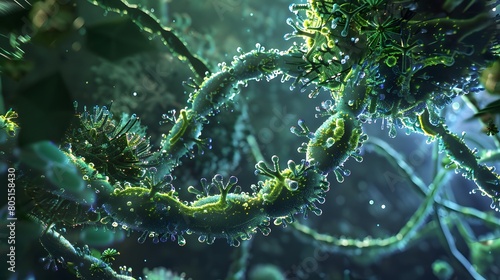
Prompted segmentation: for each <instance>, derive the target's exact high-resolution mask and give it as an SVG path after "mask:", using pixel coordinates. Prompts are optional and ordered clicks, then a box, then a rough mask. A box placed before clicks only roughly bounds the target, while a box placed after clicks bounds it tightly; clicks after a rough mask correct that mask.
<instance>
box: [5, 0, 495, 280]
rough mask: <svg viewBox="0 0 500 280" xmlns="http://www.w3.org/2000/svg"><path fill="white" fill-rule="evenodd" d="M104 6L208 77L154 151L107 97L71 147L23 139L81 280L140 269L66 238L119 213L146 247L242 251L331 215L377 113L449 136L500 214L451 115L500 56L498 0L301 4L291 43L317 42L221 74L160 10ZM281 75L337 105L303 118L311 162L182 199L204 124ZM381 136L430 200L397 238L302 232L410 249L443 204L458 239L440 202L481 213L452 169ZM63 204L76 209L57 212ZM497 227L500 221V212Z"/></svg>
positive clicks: (52, 242)
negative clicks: (429, 172) (310, 218)
mask: <svg viewBox="0 0 500 280" xmlns="http://www.w3.org/2000/svg"><path fill="white" fill-rule="evenodd" d="M93 3H94V4H96V5H100V6H102V7H103V8H104V9H106V10H108V11H116V12H120V13H122V14H124V15H126V16H128V17H130V18H131V19H132V20H133V21H134V22H135V23H136V24H137V25H138V26H140V28H141V29H142V30H143V31H145V32H150V33H153V34H157V35H159V36H161V37H162V38H163V40H164V42H165V44H166V45H168V46H169V47H170V49H171V51H172V52H174V53H175V54H177V55H178V56H179V58H181V59H186V61H187V62H188V63H189V64H190V66H191V68H192V70H193V72H194V73H195V75H197V80H195V82H194V85H193V91H192V92H191V93H190V95H189V101H188V104H187V106H186V107H185V108H184V109H182V110H181V111H180V112H179V113H178V114H176V113H175V112H174V113H172V114H170V115H168V116H166V117H165V119H168V120H170V121H171V124H172V128H171V129H170V130H169V131H166V132H165V134H164V135H163V136H162V139H161V143H160V147H159V148H158V149H153V148H152V147H151V144H150V139H149V138H148V137H147V136H146V133H145V130H146V128H145V127H144V126H142V125H141V124H140V121H139V119H138V118H137V116H135V115H131V116H124V117H122V118H121V119H120V120H116V119H114V118H113V114H112V113H111V112H110V109H109V108H107V107H98V106H96V107H95V108H93V110H92V111H87V109H86V108H85V109H84V110H83V112H79V108H78V104H77V103H75V112H76V113H75V114H76V116H75V120H74V122H73V123H72V125H71V126H70V127H69V129H68V130H67V132H66V134H65V137H64V140H62V141H61V143H60V146H59V147H56V146H54V145H53V144H51V143H49V142H43V141H42V142H37V143H34V144H31V145H29V146H26V147H23V148H22V152H21V155H20V159H21V161H22V162H23V163H24V164H26V165H28V166H30V167H31V168H33V169H36V170H39V171H42V172H44V175H45V178H42V179H40V178H38V179H36V180H33V181H32V182H29V183H28V185H27V187H26V192H27V193H29V194H30V195H31V199H32V200H33V201H34V202H35V204H36V205H35V207H34V208H33V212H32V213H31V214H30V215H32V217H33V220H35V221H36V222H38V223H41V224H43V225H44V226H45V227H46V229H45V231H44V233H43V234H42V237H41V239H40V242H41V243H42V245H43V246H44V247H45V249H46V250H47V251H48V252H49V253H50V254H51V255H52V256H58V257H63V258H64V259H66V262H69V260H68V259H71V261H70V262H71V263H76V262H78V258H81V259H82V260H81V261H80V262H81V264H79V265H75V266H73V267H72V268H71V269H73V270H75V271H77V275H78V276H80V277H85V278H87V277H90V278H91V277H92V276H88V275H93V276H95V277H99V278H102V279H108V278H109V279H111V278H116V277H123V279H126V278H127V277H128V276H117V275H116V273H115V272H113V271H111V268H110V267H109V265H108V263H107V262H103V261H101V260H99V259H95V258H93V257H91V256H89V255H88V254H86V253H85V252H78V251H77V250H75V249H74V248H72V246H71V245H70V244H69V243H68V244H66V241H64V238H63V237H62V236H60V235H59V233H57V232H56V231H55V230H54V229H53V228H52V224H55V225H58V224H64V225H69V226H77V225H81V224H94V223H100V222H102V221H106V223H109V222H111V223H113V224H117V225H119V226H121V227H122V228H125V229H127V230H132V231H139V232H143V234H142V236H141V237H140V238H139V241H140V242H144V241H145V239H146V238H147V237H151V238H152V239H153V242H155V243H156V242H158V241H166V240H169V239H171V240H177V242H178V244H179V245H181V246H182V245H184V244H185V242H186V241H185V238H184V235H186V234H196V235H198V240H199V241H200V242H205V243H208V244H211V243H213V242H214V240H215V239H216V238H226V239H227V241H228V243H229V244H230V245H232V246H239V245H240V242H241V241H244V240H248V239H250V238H251V237H252V236H253V235H254V234H255V233H256V232H257V230H259V231H261V232H262V233H263V234H264V235H268V234H269V233H270V231H271V229H270V223H271V221H273V222H274V224H275V225H281V224H284V225H286V224H290V223H293V222H294V216H295V215H296V214H298V213H303V214H304V215H307V211H312V212H313V213H315V214H316V215H320V214H321V213H322V211H321V209H320V208H319V207H318V205H317V204H323V203H324V202H325V195H326V192H328V190H329V188H330V182H329V181H328V180H327V179H328V178H327V177H328V174H330V173H333V175H334V177H335V179H336V181H337V182H338V183H342V182H343V181H344V176H349V174H350V173H351V171H349V170H348V169H346V168H345V167H344V163H345V162H346V161H347V160H348V158H350V157H352V158H354V159H355V160H356V161H358V162H361V161H362V157H361V148H362V146H363V144H364V143H365V142H367V140H368V135H367V134H366V133H364V132H363V125H364V124H365V123H367V122H372V121H375V120H377V119H379V120H380V119H382V120H384V121H386V122H387V123H388V126H389V136H390V137H395V136H396V130H397V129H403V128H404V129H407V130H408V131H409V132H412V133H420V134H425V135H427V136H428V137H429V139H430V140H431V141H437V142H438V143H439V149H440V151H442V152H444V154H446V156H447V157H448V158H449V160H450V161H451V163H452V164H453V165H454V167H456V169H457V171H459V172H461V173H462V175H463V176H464V177H466V178H468V179H470V180H472V181H474V183H475V184H476V185H477V187H478V188H479V190H480V191H481V193H482V194H483V195H486V196H488V197H490V198H491V199H492V201H493V205H494V208H496V209H498V207H499V204H498V202H499V201H500V176H499V175H498V174H497V173H495V171H494V169H493V168H491V167H489V166H487V165H485V164H483V163H481V162H480V160H479V157H478V156H477V154H476V152H475V151H473V150H471V149H470V148H469V147H468V146H467V145H466V144H465V141H464V140H463V138H461V137H459V136H457V135H456V134H454V133H453V132H451V131H449V129H448V128H447V127H446V124H445V121H446V120H445V119H444V118H441V117H440V111H441V110H442V109H443V108H445V107H446V105H448V104H449V103H450V102H451V100H452V99H453V98H455V97H457V96H460V95H465V94H472V93H474V92H477V91H479V88H480V87H481V86H480V84H479V81H478V79H477V76H478V75H477V73H478V71H481V70H482V69H484V68H485V67H487V66H488V65H489V64H490V63H491V62H492V61H494V60H495V59H498V57H499V53H498V43H499V42H498V37H499V36H500V31H499V30H498V24H499V22H498V17H495V15H494V13H493V9H494V8H495V7H496V6H497V5H498V1H439V4H437V3H435V2H434V1H416V0H402V1H386V0H339V1H335V0H332V1H327V0H309V1H308V2H307V3H304V4H292V5H291V6H290V10H291V12H293V13H294V14H295V15H296V19H289V21H288V24H289V25H290V26H292V27H293V32H292V33H290V34H287V35H285V38H286V39H292V38H295V37H299V38H302V39H305V40H304V42H303V43H300V44H295V45H293V46H292V47H291V48H289V49H288V50H284V51H280V50H276V49H271V50H264V48H263V47H261V46H260V45H258V46H257V48H256V49H255V50H252V51H250V52H247V53H243V52H240V54H239V55H237V56H235V57H234V60H233V61H232V62H231V63H230V64H229V65H222V66H221V68H220V70H219V71H216V72H213V73H210V72H209V71H208V69H209V68H208V67H206V66H205V65H204V64H203V62H202V61H201V60H200V59H198V58H197V57H195V56H193V55H192V54H191V53H190V52H189V51H188V50H187V48H186V47H185V46H184V44H183V43H182V41H181V40H180V39H179V38H178V37H176V36H175V35H174V33H173V32H172V31H171V30H168V29H167V28H165V27H162V26H161V25H160V24H159V21H157V20H156V19H155V18H154V17H153V16H152V15H150V14H149V13H147V12H145V11H143V10H142V9H140V8H138V7H136V6H134V5H130V4H127V3H126V2H125V1H120V0H97V1H93ZM280 75H281V76H282V77H283V78H282V79H283V80H289V79H294V82H293V86H295V87H296V86H300V87H303V88H304V89H305V88H307V89H312V91H311V94H310V95H309V96H310V97H311V98H314V97H316V96H317V95H319V94H324V93H321V91H326V92H328V94H329V98H330V100H328V101H325V102H323V103H322V104H321V106H320V107H318V109H317V110H318V111H319V114H318V115H319V117H320V118H322V119H323V123H322V124H321V125H320V126H319V127H318V128H316V129H315V130H311V129H310V128H309V127H308V126H307V125H306V124H305V123H304V122H303V121H299V122H298V125H297V126H294V127H292V129H291V131H292V132H293V133H294V134H296V135H298V136H300V137H304V138H305V139H307V140H306V142H304V143H303V144H302V146H300V147H299V148H298V150H299V152H301V153H303V154H304V156H303V160H302V161H301V162H294V161H292V160H289V161H287V164H286V167H285V168H283V166H282V165H281V164H280V160H279V159H278V157H277V156H273V157H272V158H271V160H272V166H268V165H266V164H265V163H264V162H258V163H257V164H256V165H255V168H256V174H258V175H261V176H263V177H264V178H266V179H265V180H263V181H258V182H256V183H255V184H252V185H250V186H239V185H238V179H237V178H236V177H234V176H231V177H230V178H227V179H224V178H223V177H222V176H221V175H219V174H217V175H215V176H214V177H213V178H212V179H211V181H207V180H206V179H201V188H196V187H189V188H188V190H189V191H190V192H191V193H193V194H196V200H194V201H190V202H184V201H182V200H181V199H180V198H179V196H178V194H177V192H176V187H178V185H179V184H182V182H176V181H175V180H174V179H173V176H172V175H171V173H172V172H173V171H174V170H175V169H176V168H180V167H179V166H180V163H181V159H182V158H183V157H185V156H192V155H193V153H194V151H195V150H202V149H204V148H206V147H207V146H208V145H210V143H209V140H207V139H204V138H203V137H209V135H204V133H203V132H204V126H205V125H206V124H207V123H208V122H209V121H210V119H211V118H213V117H214V116H215V115H216V114H217V113H218V112H219V110H220V108H221V107H225V106H229V105H230V104H231V102H232V101H233V99H234V98H235V96H236V95H239V94H243V95H244V94H245V93H244V92H242V90H241V87H243V86H245V85H246V84H247V83H248V82H249V81H253V80H256V81H268V80H270V79H273V78H275V77H277V76H280ZM14 115H15V113H13V112H12V111H9V112H8V113H7V114H5V116H3V117H1V118H0V121H1V122H2V126H1V127H3V128H4V130H5V131H6V132H7V134H9V135H10V136H12V135H13V134H14V132H17V130H18V128H17V125H16V124H15V119H14ZM22 129H23V127H22V125H21V131H22ZM1 139H2V138H0V140H1ZM13 139H14V138H9V141H14V140H13ZM368 142H369V144H370V145H371V146H374V147H376V148H377V149H379V150H382V151H385V152H382V151H381V152H380V153H382V154H383V155H384V156H385V157H386V158H387V159H388V160H389V161H392V162H393V163H395V165H396V166H398V168H400V169H401V170H403V172H405V173H406V174H407V175H408V177H409V178H411V180H412V182H413V184H414V186H415V187H416V189H419V190H420V192H421V193H422V195H423V196H425V200H424V202H423V203H422V205H421V206H420V208H419V209H418V210H417V212H416V213H415V215H414V216H413V217H412V218H411V220H410V221H409V222H408V223H407V225H406V226H405V227H404V228H402V229H401V231H400V232H399V233H398V234H396V235H395V236H393V237H390V238H387V239H366V240H355V239H347V238H340V239H337V238H332V237H329V236H324V235H321V234H319V233H318V232H315V231H314V230H312V229H310V228H308V227H307V226H305V225H301V224H298V223H293V226H294V228H295V229H297V230H298V231H299V232H303V234H304V235H305V236H309V237H310V238H312V239H314V240H315V242H320V243H323V245H322V246H323V248H325V250H331V251H341V252H343V253H346V254H351V253H352V252H354V251H357V250H359V249H360V250H364V251H365V252H366V254H367V255H372V256H374V255H378V254H389V253H391V252H394V251H396V250H401V249H403V248H404V247H406V245H407V244H408V243H411V241H413V240H414V239H415V238H416V236H419V235H418V234H417V231H421V230H422V231H424V230H426V229H425V228H424V229H422V228H423V224H424V220H425V219H426V218H427V217H429V216H430V214H431V213H432V212H433V211H434V212H435V214H436V220H437V221H438V222H439V225H440V226H441V227H442V228H443V230H442V231H441V232H442V233H443V236H445V238H446V239H448V244H452V245H453V244H454V243H453V241H451V240H449V237H448V235H447V231H446V225H447V223H451V221H452V220H453V218H449V220H444V218H442V217H441V215H440V211H442V209H448V210H449V211H456V212H460V213H467V212H468V211H466V209H465V208H461V210H457V209H459V208H460V207H457V206H456V205H454V204H453V203H452V202H451V201H449V200H446V199H444V198H440V196H439V192H440V190H441V189H440V187H441V185H442V182H443V180H445V179H444V178H445V177H446V176H445V175H446V174H445V173H446V172H442V173H439V174H437V175H436V177H435V179H434V182H433V183H432V184H431V185H430V186H429V188H427V186H424V185H422V183H421V181H420V180H419V179H415V178H416V177H415V176H414V175H413V174H412V171H411V170H410V167H408V166H406V165H405V164H404V160H402V159H400V158H398V156H397V155H396V153H395V152H393V151H391V148H390V147H384V144H383V143H381V142H377V140H369V141H368ZM81 178H83V180H82V179H81ZM48 185H50V186H48ZM174 185H176V187H174ZM54 186H55V187H54ZM186 187H187V186H186ZM54 201H58V205H57V206H54V205H53V203H54ZM89 205H92V207H91V210H90V211H89V208H90V206H89ZM453 208H455V209H453ZM54 209H58V210H61V209H65V211H64V212H60V211H56V213H53V210H54ZM450 209H451V210H450ZM469 214H470V215H471V216H474V214H472V213H469ZM476 216H478V215H476ZM481 219H483V220H488V219H490V218H488V217H484V216H482V217H481ZM490 222H491V223H492V224H495V225H497V226H498V225H499V222H498V221H497V219H496V220H495V219H493V220H491V221H490ZM57 240H59V241H60V242H59V241H57ZM328 248H330V249H328ZM455 251H456V248H454V247H452V246H451V245H450V252H451V253H450V254H452V255H456V254H455V253H456V252H455ZM456 259H457V260H458V261H459V262H460V263H461V264H462V268H464V270H465V271H466V274H467V273H468V275H469V276H470V277H474V278H478V277H481V276H480V275H479V274H477V272H475V271H474V270H473V269H471V268H469V267H467V265H466V264H465V263H464V261H463V260H462V259H461V258H460V257H456ZM62 262H64V260H63V261H62ZM89 273H90V274H89ZM478 275H479V276H478ZM90 278H89V279H90Z"/></svg>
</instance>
